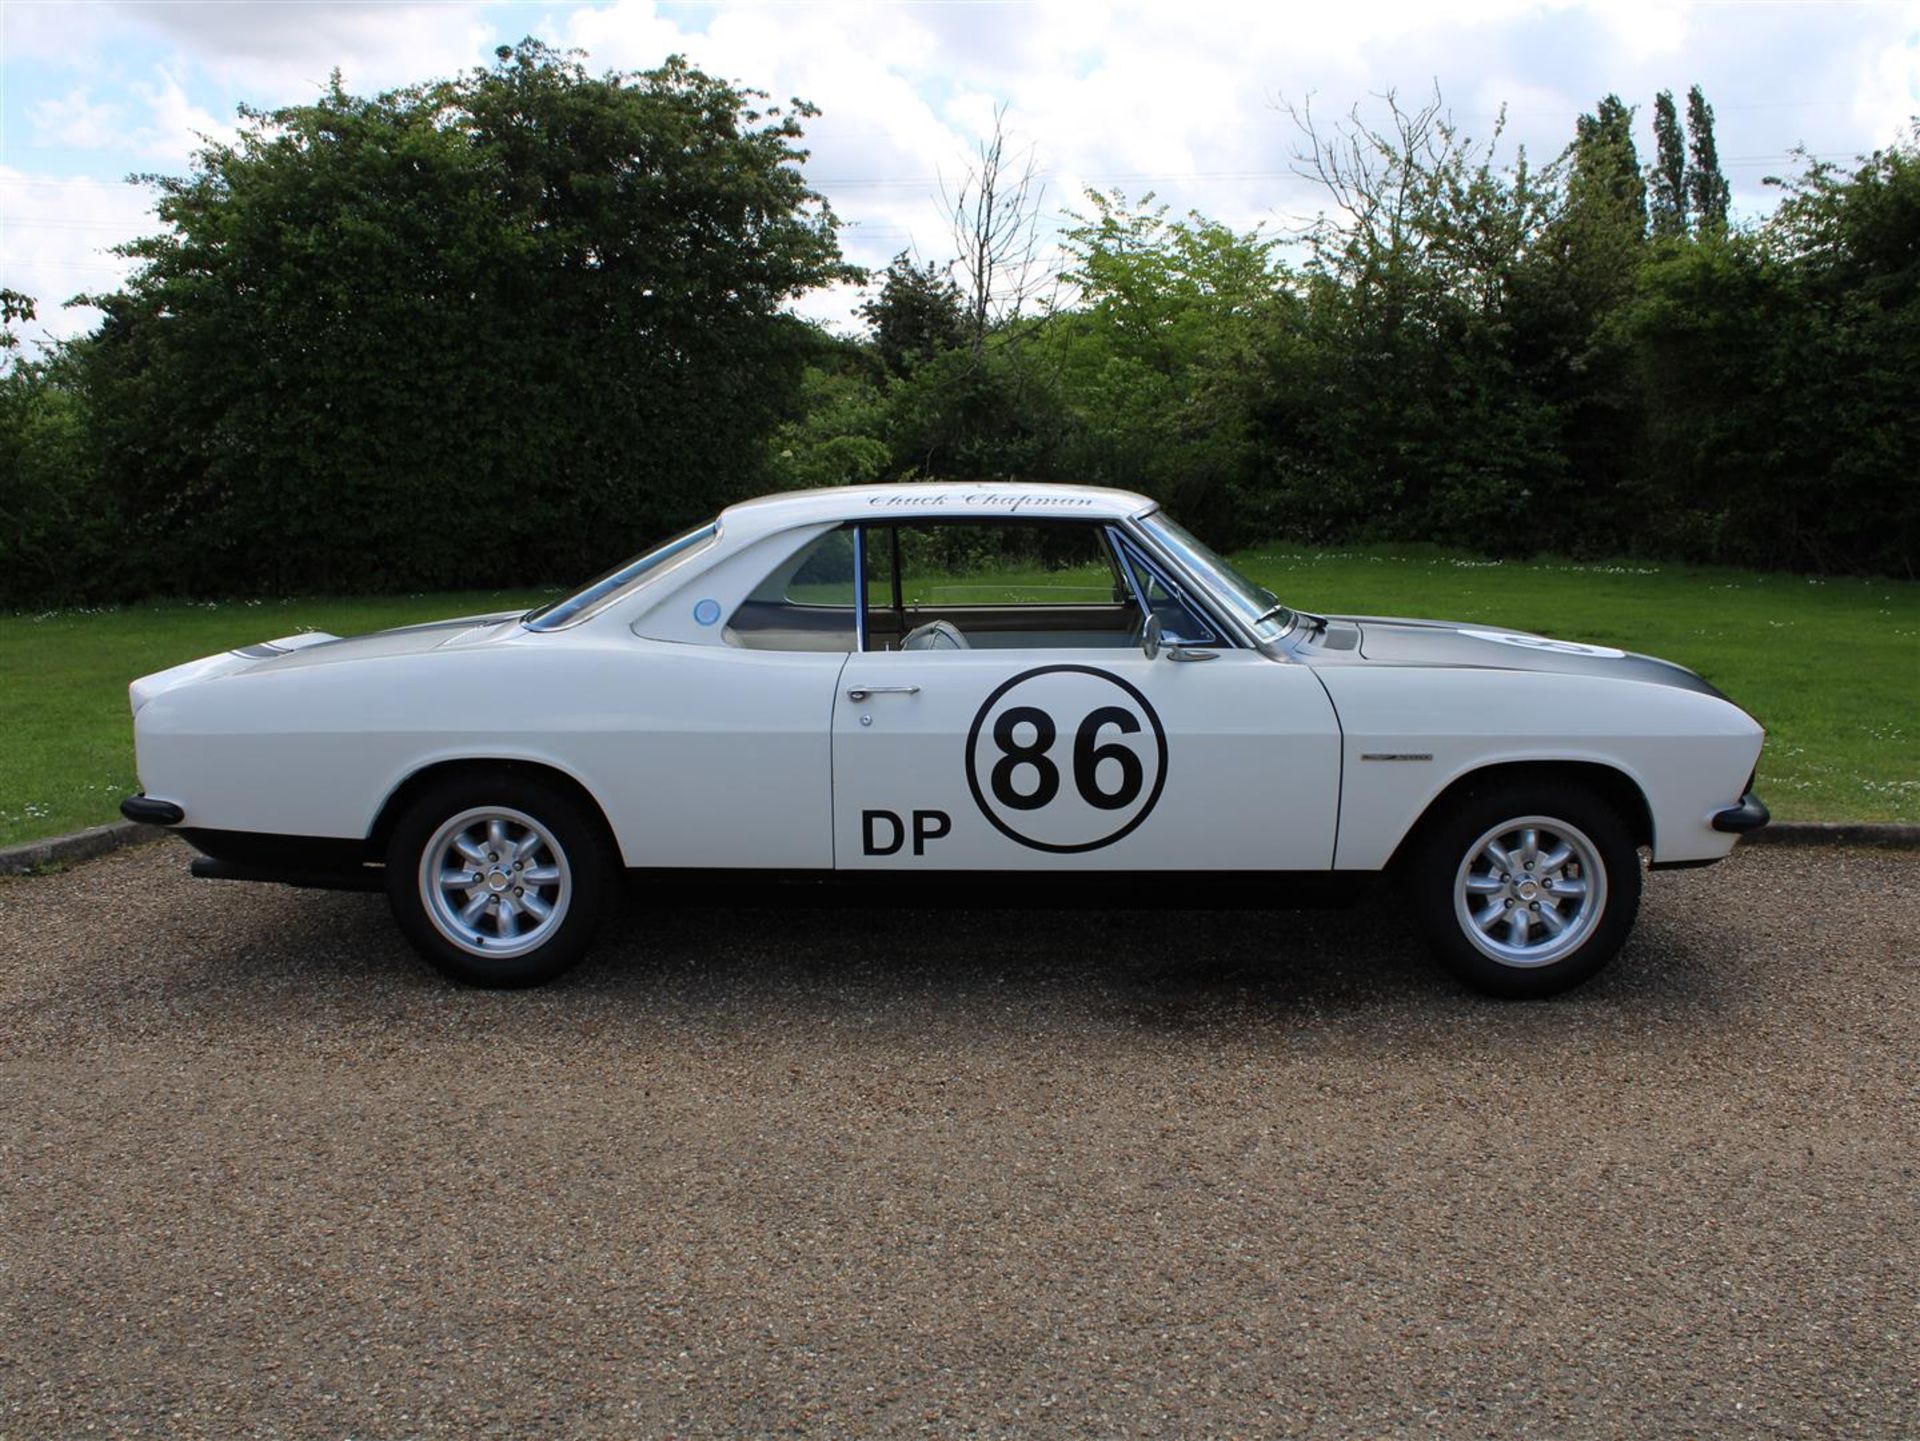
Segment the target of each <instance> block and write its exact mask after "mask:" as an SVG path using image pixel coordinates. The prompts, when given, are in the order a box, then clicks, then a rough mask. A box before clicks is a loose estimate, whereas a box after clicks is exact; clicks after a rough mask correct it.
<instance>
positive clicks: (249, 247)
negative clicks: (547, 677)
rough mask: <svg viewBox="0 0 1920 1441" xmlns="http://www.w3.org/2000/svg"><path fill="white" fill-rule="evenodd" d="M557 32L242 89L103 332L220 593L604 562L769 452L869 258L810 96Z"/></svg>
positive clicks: (111, 451) (175, 523)
mask: <svg viewBox="0 0 1920 1441" xmlns="http://www.w3.org/2000/svg"><path fill="white" fill-rule="evenodd" d="M755 103H756V97H755V94H754V92H751V91H744V90H741V89H738V88H736V87H735V86H733V85H730V84H727V83H724V82H722V81H719V80H716V79H714V78H712V77H710V76H708V75H705V74H702V73H701V72H699V71H698V70H695V69H693V68H692V67H690V66H688V65H687V64H686V63H685V62H684V61H681V60H679V59H673V60H669V61H668V62H667V63H666V64H665V65H663V66H661V67H660V68H659V69H657V70H652V71H648V72H646V73H644V74H638V75H624V74H607V75H603V76H599V77H593V76H589V75H588V74H587V73H586V72H585V70H584V69H583V68H582V67H581V66H580V64H579V63H578V62H577V61H576V60H575V59H573V58H570V57H567V56H563V55H560V54H557V53H555V52H553V51H551V50H549V49H547V48H546V47H545V46H543V45H541V44H539V43H538V42H537V41H532V40H529V41H526V42H523V43H522V44H521V45H520V46H518V47H516V48H514V49H511V50H508V49H504V48H503V49H502V51H501V52H500V55H499V61H498V63H497V64H496V65H495V66H493V67H491V68H489V69H481V70H475V71H473V72H470V73H468V74H466V75H463V76H460V77H458V78H456V79H453V80H448V81H443V82H438V83H432V84H423V85H416V86H410V87H407V88H404V89H400V90H396V91H393V92H391V93H388V94H384V95H380V96H376V97H374V98H371V99H364V98H360V97H356V96H353V95H349V94H347V93H346V92H345V91H344V90H342V89H341V87H340V85H339V82H338V79H337V77H336V79H335V81H334V84H333V85H332V87H331V88H330V89H329V91H328V92H327V93H326V94H325V95H323V96H322V97H321V99H320V100H319V101H317V102H316V103H314V104H311V105H302V106H294V107H290V108H287V109H283V110H277V111H273V112H271V113H261V112H256V111H250V110H249V111H243V113H242V118H243V127H242V132H241V135H240V137H239V138H238V140H237V141H235V142H234V143H233V144H231V145H219V144H215V145H210V146H208V147H207V148H206V149H204V150H203V151H202V152H201V153H200V155H199V156H198V158H197V160H196V162H195V166H194V171H193V173H192V174H191V175H190V176H188V177H186V178H173V179H169V178H158V177H156V178H154V179H153V183H154V184H155V185H156V186H157V187H158V189H159V192H160V198H159V205H158V209H159V214H160V218H161V219H162V221H163V222H165V223H166V225H167V226H168V227H169V228H168V229H167V230H166V231H165V232H163V233H162V234H159V235H156V236H152V237H150V238H147V239H145V240H142V241H139V242H137V243H135V244H133V245H131V246H128V247H127V248H126V253H127V254H128V255H130V256H131V257H132V258H134V259H135V260H136V261H137V262H139V265H138V269H137V270H136V271H135V273H134V275H133V277H132V278H131V279H130V281H129V282H128V284H127V286H126V288H125V289H124V290H122V291H120V292H118V293H116V294H113V295H108V296H102V297H99V298H98V300H97V303H98V304H100V305H101V307H102V308H103V309H104V310H105V312H106V320H105V322H104V324H103V326H102V329H101V332H100V334H99V336H98V338H97V341H96V342H95V343H94V344H93V345H92V346H91V347H90V348H89V350H88V352H87V357H86V365H85V371H84V373H85V379H86V383H87V387H88V390H89V393H90V398H91V403H92V407H93V413H94V415H95V416H96V417H98V424H99V426H100V439H101V443H102V445H103V449H104V453H105V458H106V459H105V463H106V475H107V479H108V481H109V483H110V484H111V485H112V487H113V488H114V490H115V491H116V493H117V494H119V495H120V496H121V497H123V499H124V501H125V503H126V504H127V506H128V508H129V509H130V510H131V511H132V512H133V513H134V514H135V515H137V516H139V517H141V518H142V521H143V523H144V524H145V525H147V526H148V527H158V528H164V529H165V531H166V532H167V546H168V553H169V567H168V574H169V577H170V578H171V579H174V581H175V583H176V584H181V585H184V586H186V587H187V588H189V589H195V590H201V591H227V590H232V589H234V588H236V587H243V586H272V587H275V588H279V589H288V588H294V587H301V588H336V587H337V588H352V589H368V588H377V587H397V586H422V585H450V584H473V583H476V582H479V581H482V580H486V581H492V580H495V579H501V578H505V577H509V576H511V577H514V578H516V579H527V580H530V579H534V578H544V577H567V576H572V575H577V574H579V573H581V572H583V571H588V570H591V569H593V568H594V567H595V566H597V565H600V564H603V563H604V562H605V561H606V560H608V559H609V558H611V557H613V556H615V555H617V554H619V553H620V552H622V551H624V550H629V549H632V548H634V547H636V546H638V545H639V544H641V543H642V542H644V541H645V540H646V539H648V538H650V537H651V536H654V535H657V534H658V533H660V532H661V531H663V530H666V529H669V528H672V527H674V526H676V525H679V524H681V523H684V522H686V521H687V520H688V519H690V518H692V517H694V516H696V515H697V514H699V513H700V512H703V511H705V510H708V509H710V508H711V507H712V506H714V505H715V504H717V503H720V502H722V501H724V500H726V499H728V498H730V497H732V496H735V495H738V494H740V493H742V492H743V491H747V490H750V489H751V488H753V487H754V486H755V485H756V484H757V483H758V482H759V480H760V470H761V467H762V466H763V465H764V463H765V455H766V452H765V443H766V439H767V436H768V435H769V434H770V433H771V431H772V430H773V429H774V427H775V426H776V425H777V424H778V423H779V421H780V420H781V419H782V417H783V416H784V415H785V414H786V413H788V411H789V410H790V409H791V400H792V396H793V394H794V391H795V389H796V387H797V386H798V384H799V380H800V374H801V370H802V368H803V365H804V362H805V359H806V357H807V356H808V355H809V354H810V353H811V351H812V346H813V342H812V341H811V339H810V338H809V335H808V332H807V328H806V327H804V326H803V325H802V324H801V323H800V322H799V321H797V320H795V319H793V318H792V317H791V316H790V315H788V314H787V313H786V312H785V306H786V303H787V302H788V301H789V300H790V299H791V298H793V297H794V296H796V295H798V294H800V293H802V292H804V291H805V290H807V289H809V288H811V287H813V286H816V285H819V284H822V283H825V282H827V281H831V280H837V279H842V278H847V277H848V276H849V275H850V272H849V270H848V268H847V267H846V266H844V265H843V264H842V263H841V262H840V258H839V252H838V248H837V245H836V242H835V230H836V222H835V220H834V217H833V216H832V214H831V213H830V212H829V211H828V210H827V208H826V206H825V205H824V203H823V202H822V201H821V200H820V198H819V197H818V196H817V195H815V194H814V193H813V192H812V191H810V190H809V189H808V188H807V185H806V182H805V180H804V179H803V177H802V175H801V172H800V169H799V163H800V162H801V161H803V160H804V159H805V152H804V151H803V150H801V149H800V148H799V145H798V142H799V140H800V138H801V121H802V120H803V119H804V118H805V117H806V116H807V115H809V114H810V113H811V112H810V111H809V110H808V109H807V107H805V106H796V107H795V108H793V109H790V110H780V109H771V110H766V111H761V110H758V109H756V108H755Z"/></svg>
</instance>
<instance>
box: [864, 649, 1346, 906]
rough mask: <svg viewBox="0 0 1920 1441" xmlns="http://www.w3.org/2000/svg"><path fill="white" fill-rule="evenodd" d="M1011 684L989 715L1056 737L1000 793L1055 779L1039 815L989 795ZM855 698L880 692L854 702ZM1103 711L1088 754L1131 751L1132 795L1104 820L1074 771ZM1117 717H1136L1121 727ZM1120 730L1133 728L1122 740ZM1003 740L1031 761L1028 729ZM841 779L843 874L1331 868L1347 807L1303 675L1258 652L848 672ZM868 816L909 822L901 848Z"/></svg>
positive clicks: (1006, 659) (1010, 654)
mask: <svg viewBox="0 0 1920 1441" xmlns="http://www.w3.org/2000/svg"><path fill="white" fill-rule="evenodd" d="M1021 676H1028V677H1030V679H1027V680H1024V681H1018V680H1017V678H1018V677H1021ZM1108 678H1113V679H1108ZM1116 680H1117V681H1118V682H1120V684H1116V683H1115V681H1116ZM1009 681H1016V683H1015V684H1014V686H1013V689H1012V690H1009V691H1007V692H1006V694H1005V695H1004V696H1003V697H1002V698H1001V699H1000V700H999V701H998V702H996V703H995V704H994V706H993V707H992V711H993V712H1002V711H1003V710H1004V708H1006V707H1026V708H1030V709H1033V710H1035V711H1037V712H1039V713H1042V714H1045V715H1047V716H1049V717H1050V718H1052V719H1053V721H1054V724H1055V726H1056V728H1057V730H1056V738H1055V741H1054V743H1053V744H1052V745H1051V746H1050V747H1049V748H1047V750H1046V751H1044V752H1043V753H1040V754H1038V755H1037V756H1036V757H1035V758H1034V759H1033V760H1028V761H1021V762H1020V763H1019V769H1020V771H1022V772H1024V773H1023V774H1017V775H1015V776H1014V777H1012V778H1011V780H1010V785H1011V790H1012V793H1013V794H1015V795H1020V794H1021V793H1022V792H1032V791H1033V790H1035V789H1036V779H1035V770H1034V768H1035V766H1036V765H1038V764H1039V763H1041V762H1042V761H1044V762H1045V763H1046V764H1047V765H1049V766H1050V767H1051V768H1052V772H1051V773H1052V774H1054V775H1056V776H1057V783H1056V786H1057V788H1056V793H1055V799H1054V800H1053V801H1052V802H1051V803H1049V804H1048V805H1046V806H1045V807H1043V808H1042V809H1041V810H1040V811H1039V812H1027V813H1022V812H1020V811H1018V810H1012V809H1009V808H1008V807H1006V806H1003V805H1001V804H1000V803H999V802H998V800H997V799H996V798H995V796H994V792H993V780H992V777H993V771H994V768H995V767H996V766H997V765H998V764H999V763H1000V759H1001V757H1002V756H1003V755H1005V754H1006V752H1004V751H1002V750H1001V749H1000V748H998V747H996V746H995V744H994V743H993V742H992V740H991V738H990V737H991V724H992V722H993V720H994V719H995V716H994V714H992V713H989V712H988V711H986V710H984V709H983V708H984V707H985V706H986V703H987V702H988V699H989V697H990V695H991V694H992V693H993V692H994V691H995V690H996V689H1000V688H1004V687H1005V686H1006V685H1007V683H1008V682H1009ZM864 686H872V687H877V688H885V689H876V690H875V691H874V693H873V694H871V695H870V696H869V697H868V698H867V699H865V700H861V701H855V700H853V699H851V698H850V697H851V695H852V694H853V693H854V692H855V691H856V689H857V688H859V687H864ZM1128 686H1130V687H1131V688H1132V689H1133V691H1134V692H1136V693H1137V694H1129V693H1128V691H1127V690H1126V689H1125V688H1124V687H1128ZM904 687H911V688H915V689H914V690H912V691H908V690H904V689H900V688H904ZM1108 707H1110V708H1111V709H1112V716H1113V719H1111V720H1110V721H1108V722H1107V723H1106V724H1104V725H1102V726H1100V727H1099V728H1098V729H1097V730H1096V731H1094V732H1093V733H1092V737H1091V741H1092V744H1091V746H1090V747H1089V750H1090V752H1091V750H1092V749H1094V748H1097V747H1099V746H1123V747H1125V748H1127V749H1128V750H1129V751H1131V752H1132V753H1133V754H1134V755H1135V757H1136V760H1135V762H1134V764H1135V765H1137V766H1138V767H1139V768H1140V769H1139V772H1138V774H1139V778H1140V787H1139V792H1140V793H1139V795H1138V796H1137V798H1136V799H1135V800H1134V801H1133V803H1131V804H1129V805H1126V806H1123V807H1119V808H1117V809H1113V810H1103V809H1101V807H1100V806H1099V805H1098V804H1097V803H1096V804H1089V803H1088V802H1087V801H1086V800H1085V798H1084V797H1083V796H1082V795H1080V794H1079V788H1078V786H1077V785H1076V784H1075V776H1074V770H1075V768H1074V764H1073V755H1074V746H1075V737H1076V735H1077V732H1078V730H1079V728H1080V726H1081V725H1082V723H1083V722H1084V721H1085V719H1086V718H1087V717H1089V716H1090V715H1093V714H1094V713H1095V712H1096V711H1098V710H1100V709H1102V708H1108ZM1146 707H1151V713H1152V717H1153V719H1154V720H1157V722H1158V725H1159V729H1160V730H1162V731H1163V732H1164V734H1165V737H1166V743H1167V744H1166V759H1165V768H1164V771H1163V770H1162V769H1161V761H1160V758H1159V756H1158V754H1157V750H1158V747H1157V746H1156V745H1155V744H1154V741H1155V736H1154V730H1153V727H1152V726H1151V725H1150V724H1144V723H1142V722H1143V720H1144V718H1145V708H1146ZM1123 714H1124V715H1127V716H1131V717H1133V718H1134V719H1133V720H1132V721H1131V722H1126V721H1122V720H1120V716H1121V715H1123ZM977 716H984V719H985V722H986V723H985V724H983V725H982V726H981V728H980V734H979V735H978V736H977V737H976V738H975V741H974V746H975V750H976V754H977V761H976V765H975V767H974V780H973V783H972V784H970V783H969V780H968V766H967V757H968V752H969V732H970V729H971V728H972V727H973V725H974V722H975V718H976V717H977ZM1129 723H1131V724H1140V727H1141V728H1140V730H1138V731H1136V732H1132V733H1123V732H1122V731H1121V730H1120V726H1121V725H1122V724H1129ZM1011 739H1012V743H1013V744H1015V745H1027V746H1030V745H1031V743H1032V742H1033V741H1034V740H1037V739H1038V737H1037V735H1036V733H1035V732H1034V730H1033V729H1031V728H1030V724H1023V725H1022V726H1021V727H1019V728H1018V730H1017V732H1016V733H1015V735H1014V736H1013V737H1011ZM1023 753H1024V752H1023ZM1101 764H1102V765H1103V766H1104V774H1102V773H1100V771H1099V769H1098V768H1096V772H1095V774H1094V775H1093V777H1092V779H1091V784H1092V786H1093V788H1094V789H1095V790H1096V792H1098V793H1099V794H1100V795H1101V796H1102V797H1103V798H1106V799H1116V798H1118V797H1119V796H1120V795H1121V794H1122V786H1123V783H1124V777H1123V775H1122V773H1121V771H1120V765H1119V763H1118V762H1117V761H1114V760H1108V761H1106V762H1103V763H1101ZM833 780H834V831H835V852H836V854H837V855H838V857H839V865H840V866H841V868H842V869H865V868H880V869H919V868H935V867H937V868H941V869H948V868H954V869H963V870H1135V871H1180V870H1201V871H1232V870H1325V869H1327V868H1328V866H1330V865H1331V864H1332V860H1333V832H1334V823H1335V819H1336V816H1337V814H1338V811H1339V803H1340V734H1339V726H1338V723H1337V722H1336V721H1335V719H1334V714H1333V707H1332V705H1331V704H1329V703H1328V701H1327V696H1326V692H1325V690H1324V689H1322V687H1321V686H1320V683H1319V682H1318V681H1317V680H1315V679H1314V677H1313V674H1312V672H1311V671H1309V670H1307V669H1306V668H1305V667H1304V666H1289V665H1279V664H1276V663H1274V662H1273V661H1271V660H1269V659H1267V658H1266V657H1265V656H1263V655H1261V654H1260V653H1259V652H1257V651H1250V650H1239V651H1223V652H1221V653H1220V654H1219V656H1218V657H1217V658H1215V659H1214V660H1211V661H1207V662H1204V663H1188V664H1177V663H1169V662H1168V661H1166V660H1164V659H1160V660H1148V659H1147V658H1146V656H1145V655H1143V654H1142V653H1141V652H1140V651H1138V650H1134V649H1128V650H1125V651H1118V652H1116V651H1112V650H1087V649H1065V648H1046V649H1030V650H1016V651H1004V650H1003V651H992V650H969V651H908V652H904V653H903V652H880V653H869V654H864V655H859V656H855V657H854V658H853V659H852V660H851V661H849V662H848V664H847V669H846V672H845V675H844V678H843V680H842V683H841V686H840V689H839V691H838V694H837V696H836V699H835V703H834V721H833ZM1156 784H1157V789H1158V794H1157V795H1156V794H1154V791H1155V789H1156ZM976 787H977V788H978V791H979V798H978V799H976V796H975V793H974V792H975V788H976ZM875 813H881V814H888V815H894V816H898V817H900V818H901V819H902V825H903V827H904V830H905V837H904V839H905V843H904V844H901V845H899V846H897V847H890V846H889V842H890V841H891V840H893V839H895V837H894V836H893V834H892V833H891V831H890V830H889V829H888V828H887V823H885V822H881V823H879V825H878V826H877V827H876V828H877V829H878V830H879V832H880V834H879V835H877V836H874V837H870V836H868V835H867V833H866V827H867V825H868V820H867V818H868V817H869V816H870V815H872V814H875ZM916 814H937V815H939V816H943V817H945V818H947V822H948V824H949V825H950V830H949V831H948V832H947V833H945V834H943V835H942V836H940V838H939V839H937V840H929V841H928V842H927V843H926V844H925V845H924V847H918V848H917V847H916V845H915V844H914V839H915V838H914V834H913V832H914V826H913V817H914V816H915V815H916ZM990 815H997V816H998V817H999V818H1000V820H1001V823H1002V824H1001V825H1000V826H996V825H995V824H994V823H993V821H992V820H990V819H989V816H990ZM936 825H937V823H936ZM1002 827H1004V829H1003V828H1002ZM1127 827H1131V828H1130V829H1127V830H1126V833H1125V834H1123V835H1119V836H1118V838H1117V839H1109V838H1110V837H1113V836H1114V835H1115V834H1116V832H1119V831H1121V830H1122V829H1123V828H1127ZM1021 837H1025V839H1021ZM876 841H877V844H875V842H876ZM1036 843H1038V844H1036ZM1041 846H1061V847H1085V848H1084V849H1059V850H1048V849H1041V848H1040V847H1041ZM916 849H918V850H919V852H920V853H919V854H916V853H915V852H916ZM876 852H879V853H876Z"/></svg>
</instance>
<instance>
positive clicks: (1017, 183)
mask: <svg viewBox="0 0 1920 1441" xmlns="http://www.w3.org/2000/svg"><path fill="white" fill-rule="evenodd" d="M1006 116H1007V111H1006V107H1005V106H1004V105H1003V106H1000V107H999V108H998V109H996V110H995V111H994V112H993V135H992V136H991V138H989V139H987V140H984V141H982V142H981V143H980V152H979V158H978V160H977V161H976V162H975V163H974V164H972V165H970V166H968V167H967V173H966V175H965V176H964V177H963V178H962V179H961V181H960V183H959V185H958V186H957V187H956V188H955V189H954V190H952V191H951V192H949V191H948V189H947V185H946V182H945V180H942V181H941V183H940V203H941V206H942V208H943V209H944V210H945V211H946V212H947V216H948V219H949V221H950V222H951V224H952V226H953V244H954V253H955V259H954V262H953V266H954V269H955V270H956V271H958V272H959V277H960V289H961V291H962V293H963V294H964V295H965V296H966V322H967V339H968V343H969V344H970V345H971V346H972V348H973V352H974V354H975V355H978V354H979V353H980V351H981V349H982V347H984V346H985V344H986V337H987V329H988V327H989V326H990V325H992V324H995V323H997V322H1001V321H1005V320H1010V319H1012V318H1014V317H1015V316H1017V315H1019V314H1020V312H1021V310H1022V309H1023V308H1024V307H1025V305H1026V304H1027V302H1028V301H1029V300H1031V299H1032V298H1033V296H1034V294H1035V293H1036V292H1037V291H1038V289H1039V286H1040V280H1041V279H1043V278H1044V277H1041V278H1036V271H1037V270H1039V269H1040V267H1039V263H1038V262H1039V250H1040V227H1039V221H1040V206H1041V202H1042V201H1043V200H1044V198H1045V196H1046V186H1045V185H1044V184H1043V183H1041V182H1040V180H1039V176H1038V171H1037V162H1036V160H1035V157H1034V149H1033V147H1032V146H1028V147H1027V149H1026V150H1025V151H1024V152H1021V153H1018V154H1012V155H1010V154H1009V153H1008V136H1007V131H1006Z"/></svg>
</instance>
